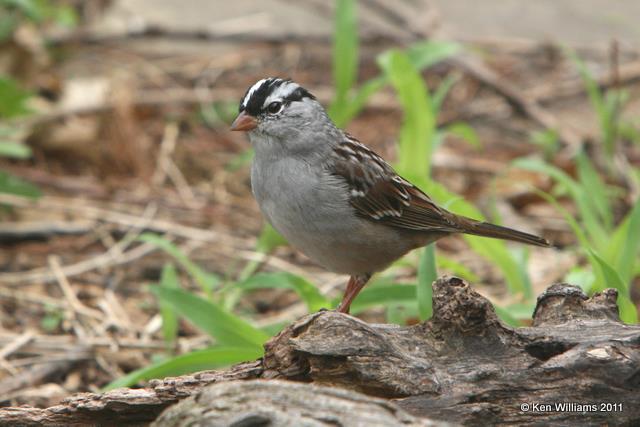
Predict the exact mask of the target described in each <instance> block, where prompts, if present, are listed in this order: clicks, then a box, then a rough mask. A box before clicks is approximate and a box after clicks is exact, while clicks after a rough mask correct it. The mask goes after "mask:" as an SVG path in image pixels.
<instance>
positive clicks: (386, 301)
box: [335, 283, 416, 314]
mask: <svg viewBox="0 0 640 427" xmlns="http://www.w3.org/2000/svg"><path fill="white" fill-rule="evenodd" d="M335 302H336V304H337V303H338V302H339V301H335ZM415 302H416V285H415V284H399V283H396V284H391V285H378V286H372V287H365V288H364V289H363V290H362V292H360V293H359V294H358V296H357V297H356V299H355V300H354V301H353V303H352V304H351V313H352V314H358V313H361V312H363V311H364V310H366V309H368V308H371V307H376V306H384V307H390V306H392V305H394V304H415Z"/></svg>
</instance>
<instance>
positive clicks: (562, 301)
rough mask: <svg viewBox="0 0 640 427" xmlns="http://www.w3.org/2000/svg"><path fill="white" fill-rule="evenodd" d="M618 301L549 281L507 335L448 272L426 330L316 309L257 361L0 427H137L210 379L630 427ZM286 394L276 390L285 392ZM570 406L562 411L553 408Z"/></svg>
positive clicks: (461, 416)
mask: <svg viewBox="0 0 640 427" xmlns="http://www.w3.org/2000/svg"><path fill="white" fill-rule="evenodd" d="M616 298H617V292H616V291H615V290H613V289H607V290H605V291H603V292H601V293H598V294H595V295H594V296H593V297H591V298H587V296H586V295H584V293H582V291H581V290H580V289H579V288H577V287H575V286H571V285H567V284H557V285H553V286H551V287H550V288H549V289H547V291H545V292H544V293H543V294H542V295H541V296H540V297H539V298H538V303H537V306H536V309H535V313H534V319H533V326H531V327H525V328H511V327H508V326H506V325H504V324H503V323H502V322H501V321H500V320H499V319H498V317H497V316H496V314H495V311H494V310H493V306H492V305H491V303H490V302H489V301H488V300H486V299H485V298H484V297H482V296H480V295H479V294H477V293H476V292H474V291H473V290H472V289H471V287H470V286H469V285H467V284H466V283H464V282H463V281H462V280H460V279H457V278H446V277H445V278H441V279H439V280H437V281H436V282H435V283H434V285H433V308H434V314H433V317H432V319H430V320H428V321H427V322H425V323H422V324H419V325H414V326H409V327H400V326H395V325H372V324H367V323H365V322H363V321H361V320H359V319H357V318H355V317H351V316H348V315H344V314H340V313H336V312H332V311H329V312H320V313H315V314H312V315H309V316H305V317H304V318H302V319H300V320H299V321H297V322H295V323H294V324H292V325H290V326H289V327H287V328H286V329H285V330H283V331H282V332H281V333H280V334H279V335H278V336H276V337H274V338H273V339H272V340H270V341H269V342H268V343H267V344H266V345H265V350H266V351H265V355H264V357H263V358H262V359H260V360H258V361H256V362H252V363H245V364H241V365H237V366H234V367H233V368H231V369H230V370H229V371H225V372H204V373H200V374H196V375H190V376H184V377H178V378H169V379H165V380H155V381H151V382H150V383H149V386H148V387H147V388H144V389H139V390H128V389H119V390H113V391H111V392H108V393H104V394H90V393H85V394H81V395H77V396H74V397H71V398H69V399H67V400H65V401H64V402H63V403H62V404H61V405H58V406H56V407H53V408H49V409H35V408H5V409H0V425H11V422H16V420H21V422H22V424H23V425H35V424H36V421H37V422H42V423H45V424H46V423H47V422H50V423H52V422H54V421H55V422H57V423H58V424H74V423H79V422H87V420H91V422H92V423H100V422H103V421H105V420H108V421H109V422H110V423H118V425H133V424H135V423H140V422H148V421H151V420H153V419H155V418H156V417H157V415H158V414H159V413H160V412H161V411H162V410H163V409H164V408H166V407H168V406H170V405H171V404H172V403H175V402H176V401H178V400H180V399H182V398H184V397H187V396H190V395H193V394H194V393H196V392H200V391H201V390H202V389H203V388H204V387H205V386H207V385H209V384H212V383H220V382H225V381H229V380H238V379H244V380H246V379H259V378H262V379H278V380H290V381H299V382H300V381H301V382H312V383H314V384H316V385H323V386H330V387H334V388H336V387H337V388H343V389H349V390H353V391H356V392H359V393H364V394H367V395H369V396H375V397H378V398H384V399H387V400H390V401H392V402H393V403H394V404H395V405H398V406H399V407H401V408H403V409H404V410H405V411H406V412H408V413H409V414H411V415H413V416H415V417H429V418H431V419H440V420H447V421H453V422H458V423H462V424H466V425H500V424H502V425H534V424H536V425H541V424H545V425H548V424H564V425H566V424H568V423H579V424H583V425H584V424H590V425H591V424H597V425H600V424H607V425H635V424H636V423H638V422H639V421H640V393H638V392H637V390H638V386H639V385H638V384H639V382H638V378H639V376H640V349H639V348H638V345H637V343H638V342H640V326H638V325H625V324H623V323H621V322H620V320H619V318H618V308H617V305H616ZM230 387H231V386H230ZM269 387H270V386H269ZM286 387H287V386H285V388H286ZM211 390H213V389H211ZM217 390H218V391H209V390H208V391H206V392H204V393H205V394H198V396H199V397H196V398H195V399H196V401H198V403H203V404H206V405H209V407H208V409H207V411H206V414H207V415H206V416H207V417H210V419H215V417H217V416H221V415H220V411H223V409H220V408H218V407H217V406H216V405H215V401H211V400H207V399H206V398H203V396H213V395H215V393H222V394H225V393H226V394H228V393H229V390H231V388H224V389H220V388H218V389H217ZM220 390H223V391H220ZM279 390H280V391H275V390H272V393H273V394H278V393H285V394H286V393H287V392H286V390H285V389H279ZM290 390H294V389H290ZM212 393H213V394H212ZM288 395H290V394H288ZM263 396H264V393H263ZM288 402H289V403H290V404H291V405H298V404H297V403H296V404H294V403H291V402H292V401H288ZM238 404H239V405H240V406H238V407H241V405H242V404H244V403H242V402H238ZM563 404H565V409H564V410H562V406H556V405H563ZM576 404H580V405H583V406H581V407H577V406H575V405H576ZM526 405H529V407H528V408H529V410H528V411H526V410H524V409H523V408H525V409H526V408H527V407H526ZM534 405H536V406H534ZM544 405H549V406H544ZM571 405H574V406H571ZM190 407H192V406H189V405H185V408H190ZM301 408H302V409H304V405H303V406H292V407H290V408H289V409H290V410H291V411H292V413H296V411H297V410H298V409H301ZM547 408H550V409H547ZM176 410H177V409H171V410H170V411H171V412H169V413H167V414H173V415H171V416H170V415H165V418H164V419H165V420H166V419H170V418H171V417H175V414H176V412H175V411H176ZM217 411H218V412H217ZM326 415H327V417H331V416H332V412H331V411H329V410H328V412H327V414H326ZM174 419H175V418H174ZM208 419H209V418H208ZM275 419H277V418H275ZM25 420H30V421H29V422H26V421H25ZM275 424H277V423H275ZM275 424H274V425H275ZM397 424H398V423H396V424H389V425H397ZM165 425H181V424H165ZM209 425H215V424H209ZM347 425H348V424H347Z"/></svg>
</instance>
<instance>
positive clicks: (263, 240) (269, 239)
mask: <svg viewBox="0 0 640 427" xmlns="http://www.w3.org/2000/svg"><path fill="white" fill-rule="evenodd" d="M286 244H287V240H286V239H285V238H284V237H282V235H281V234H280V233H278V232H277V231H276V229H275V228H273V227H272V226H271V224H269V223H265V224H264V226H263V227H262V232H261V233H260V237H258V243H257V245H256V250H257V251H258V252H261V253H263V254H269V253H271V252H272V251H273V250H274V249H275V248H277V247H278V246H285V245H286Z"/></svg>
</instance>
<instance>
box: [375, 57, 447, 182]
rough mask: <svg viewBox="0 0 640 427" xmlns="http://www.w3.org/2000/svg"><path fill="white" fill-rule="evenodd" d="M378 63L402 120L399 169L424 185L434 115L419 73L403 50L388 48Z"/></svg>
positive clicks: (434, 124)
mask: <svg viewBox="0 0 640 427" xmlns="http://www.w3.org/2000/svg"><path fill="white" fill-rule="evenodd" d="M378 65H379V66H380V68H381V69H382V70H383V71H384V73H385V75H386V76H387V78H388V79H389V81H390V82H391V84H392V86H393V87H394V89H395V90H396V93H397V95H398V99H399V100H400V103H401V104H402V109H403V111H404V119H403V123H402V128H401V130H400V138H399V141H398V145H399V150H398V162H397V164H396V166H397V170H398V172H399V173H400V174H401V175H403V176H404V177H405V178H407V179H409V181H412V182H414V183H415V184H417V185H418V186H420V185H421V184H422V186H424V185H425V184H426V181H427V177H429V175H430V171H431V156H432V154H433V148H434V147H433V143H434V136H435V132H436V118H435V115H434V111H433V109H432V108H431V107H432V104H431V98H430V95H429V91H428V89H427V86H426V84H425V83H424V80H423V79H422V76H421V75H420V73H418V71H417V70H416V68H415V66H414V64H413V63H412V62H411V60H410V59H409V57H408V56H407V54H406V53H404V52H402V51H398V50H390V51H387V52H385V53H383V54H382V55H380V56H378Z"/></svg>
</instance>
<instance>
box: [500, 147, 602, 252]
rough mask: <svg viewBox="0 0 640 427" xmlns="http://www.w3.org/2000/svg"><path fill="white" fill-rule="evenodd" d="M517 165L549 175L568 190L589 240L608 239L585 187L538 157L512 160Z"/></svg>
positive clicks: (599, 240) (600, 240)
mask: <svg viewBox="0 0 640 427" xmlns="http://www.w3.org/2000/svg"><path fill="white" fill-rule="evenodd" d="M513 164H514V165H515V166H517V167H520V168H523V169H527V170H530V171H533V172H540V173H543V174H545V175H548V176H550V177H551V178H553V179H554V180H555V181H557V182H558V183H559V184H560V185H562V186H564V188H566V189H567V191H569V194H570V195H571V197H572V198H573V200H574V202H575V203H576V205H577V206H578V210H579V211H580V217H581V219H582V221H583V223H584V225H585V228H586V230H587V233H588V235H589V238H590V241H592V242H606V241H607V239H608V233H607V231H606V230H605V228H604V226H603V224H602V223H601V222H600V221H598V218H597V217H596V214H595V212H594V209H593V206H592V204H591V201H590V193H589V192H588V190H587V189H586V188H582V187H581V186H580V185H579V184H578V183H577V182H576V181H574V180H573V178H571V177H570V176H569V175H567V174H566V173H565V172H564V171H562V170H560V169H558V168H556V167H555V166H551V165H549V164H547V163H544V162H543V161H541V160H539V159H532V158H520V159H517V160H515V161H514V162H513Z"/></svg>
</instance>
